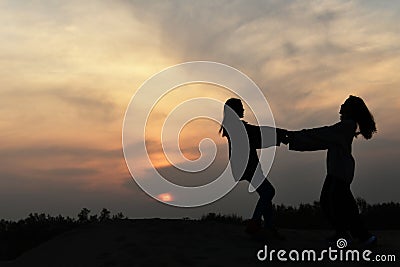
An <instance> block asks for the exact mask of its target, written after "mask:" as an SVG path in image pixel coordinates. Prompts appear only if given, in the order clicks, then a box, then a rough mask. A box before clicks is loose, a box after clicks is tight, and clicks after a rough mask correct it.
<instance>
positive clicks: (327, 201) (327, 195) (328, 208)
mask: <svg viewBox="0 0 400 267" xmlns="http://www.w3.org/2000/svg"><path fill="white" fill-rule="evenodd" d="M319 202H320V205H321V210H322V213H323V215H324V216H325V218H326V219H327V220H328V222H329V223H330V224H332V225H333V216H332V215H333V214H332V213H333V212H332V210H333V207H332V206H333V179H332V177H330V176H329V175H328V176H326V178H325V181H324V185H323V186H322V190H321V196H320V199H319Z"/></svg>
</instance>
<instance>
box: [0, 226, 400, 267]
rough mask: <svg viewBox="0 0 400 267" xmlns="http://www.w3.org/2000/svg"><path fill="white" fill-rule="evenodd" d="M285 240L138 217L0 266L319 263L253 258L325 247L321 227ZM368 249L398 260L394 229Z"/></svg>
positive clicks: (79, 232)
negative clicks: (259, 254)
mask: <svg viewBox="0 0 400 267" xmlns="http://www.w3.org/2000/svg"><path fill="white" fill-rule="evenodd" d="M281 232H282V234H284V235H285V236H286V238H287V240H286V241H278V240H270V241H255V240H253V239H252V238H250V237H249V236H248V235H247V234H246V233H245V232H244V226H243V225H235V224H224V223H219V222H210V221H192V220H172V219H171V220H170V219H168V220H167V219H140V220H122V221H118V222H109V223H103V224H97V225H86V226H83V227H80V228H77V229H75V230H73V231H70V232H67V233H64V234H62V235H60V236H58V237H56V238H54V239H52V240H50V241H48V242H46V243H43V244H41V245H40V246H38V247H36V248H34V249H32V250H30V251H27V252H26V253H24V254H23V255H21V256H20V257H18V258H17V259H16V260H14V261H10V262H0V265H1V266H43V267H45V266H52V267H55V266H60V267H61V266H85V267H89V266H163V267H164V266H253V265H256V266H292V265H296V266H309V265H310V264H311V265H315V266H317V265H318V266H320V265H321V262H319V263H313V264H312V263H310V262H304V263H299V262H291V261H287V262H280V261H278V260H277V259H276V258H275V260H274V261H273V262H270V261H268V260H266V261H259V260H258V259H257V252H258V251H259V250H260V249H262V248H264V245H265V244H267V245H268V249H275V250H279V249H286V250H287V251H288V252H289V250H290V249H297V250H300V251H301V250H302V249H316V250H321V249H324V248H326V244H325V243H324V242H323V238H324V237H325V236H326V235H328V234H329V232H327V231H321V230H315V231H311V230H281ZM376 233H377V235H378V236H379V238H380V239H379V241H380V243H379V246H378V247H377V248H376V249H374V250H373V251H374V253H380V254H395V255H396V258H397V264H396V262H395V263H381V262H379V263H378V262H374V263H369V264H368V266H399V261H400V255H399V252H398V246H399V244H400V242H399V241H400V231H378V232H376ZM324 265H329V266H353V265H355V266H364V265H365V262H363V263H361V262H358V263H355V262H346V263H340V262H329V261H324Z"/></svg>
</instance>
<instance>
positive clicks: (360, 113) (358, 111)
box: [346, 95, 376, 139]
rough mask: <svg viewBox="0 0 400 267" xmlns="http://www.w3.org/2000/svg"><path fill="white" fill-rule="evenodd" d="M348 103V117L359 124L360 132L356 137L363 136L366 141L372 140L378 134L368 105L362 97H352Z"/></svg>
mask: <svg viewBox="0 0 400 267" xmlns="http://www.w3.org/2000/svg"><path fill="white" fill-rule="evenodd" d="M346 101H348V104H349V107H350V108H349V114H348V116H349V117H350V118H351V119H353V120H355V121H356V122H357V124H358V128H359V130H360V131H359V132H357V133H356V136H357V135H359V134H361V135H362V136H363V137H364V138H365V139H370V138H371V137H372V135H373V134H374V133H376V125H375V121H374V117H373V116H372V114H371V112H370V111H369V110H368V108H367V105H366V104H365V103H364V101H363V100H362V99H361V98H360V97H357V96H352V95H351V96H349V98H348V99H347V100H346Z"/></svg>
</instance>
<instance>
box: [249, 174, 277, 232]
mask: <svg viewBox="0 0 400 267" xmlns="http://www.w3.org/2000/svg"><path fill="white" fill-rule="evenodd" d="M256 191H257V193H258V194H259V196H260V198H259V199H258V202H257V205H256V207H255V209H254V213H253V218H252V219H254V220H261V217H264V226H265V227H272V217H273V207H272V198H273V197H274V195H275V189H274V187H273V186H272V184H271V183H270V182H269V181H268V180H267V179H265V180H264V181H263V183H262V184H261V185H260V186H259V187H258V188H257V189H256Z"/></svg>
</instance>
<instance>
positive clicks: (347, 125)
mask: <svg viewBox="0 0 400 267" xmlns="http://www.w3.org/2000/svg"><path fill="white" fill-rule="evenodd" d="M355 130H356V124H355V122H353V121H341V122H338V123H336V124H334V125H331V126H324V127H319V128H313V129H304V130H301V131H290V132H288V140H289V149H290V150H296V151H315V150H325V149H328V148H329V146H331V145H343V144H346V142H347V140H348V139H349V138H350V139H351V138H352V137H353V136H354V133H355Z"/></svg>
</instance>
